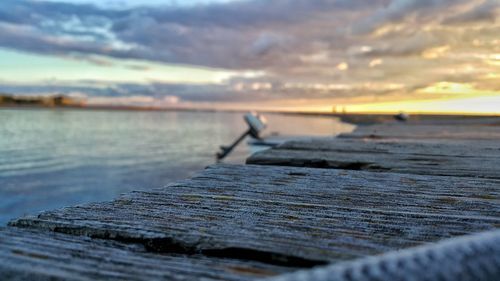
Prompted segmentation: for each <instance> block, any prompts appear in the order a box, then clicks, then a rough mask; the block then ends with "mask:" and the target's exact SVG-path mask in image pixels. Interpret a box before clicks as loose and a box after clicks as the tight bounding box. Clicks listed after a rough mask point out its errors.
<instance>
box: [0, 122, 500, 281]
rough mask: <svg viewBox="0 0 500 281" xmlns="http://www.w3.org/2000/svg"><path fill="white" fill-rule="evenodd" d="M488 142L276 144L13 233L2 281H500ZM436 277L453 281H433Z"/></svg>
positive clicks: (496, 185) (455, 129)
mask: <svg viewBox="0 0 500 281" xmlns="http://www.w3.org/2000/svg"><path fill="white" fill-rule="evenodd" d="M499 140H500V121H499V119H494V118H492V119H485V120H484V121H483V122H473V123H467V124H466V125H463V124H462V125H461V124H457V123H453V122H452V121H449V122H448V123H446V122H444V123H443V122H441V123H434V124H432V123H424V124H422V123H411V122H410V123H405V124H401V123H386V124H379V125H373V126H366V127H359V128H358V129H357V130H356V131H355V132H353V133H351V134H348V135H343V136H341V137H339V138H336V139H317V140H310V141H295V142H293V141H292V142H288V143H285V144H283V145H281V146H278V147H276V148H273V149H270V150H266V151H263V152H260V153H257V154H255V155H253V156H252V157H250V158H249V159H248V160H247V163H248V164H247V165H226V164H220V165H214V166H210V167H208V168H207V169H205V170H204V171H201V172H200V173H199V174H197V175H196V176H195V177H193V178H191V179H188V180H185V181H181V182H177V183H174V184H171V185H169V186H167V187H163V188H157V189H154V190H151V191H143V192H132V193H129V194H125V195H123V196H121V197H120V198H117V199H116V200H115V201H112V202H104V203H92V204H86V205H82V206H75V207H68V208H64V209H60V210H52V211H46V212H43V213H40V214H38V215H33V216H26V217H23V218H19V219H17V220H14V221H12V222H11V223H10V224H9V226H8V227H6V228H3V229H0V276H1V279H2V280H4V279H5V280H256V279H261V278H271V277H274V278H276V280H282V281H286V280H360V281H361V280H363V281H364V280H389V279H390V280H405V279H398V278H403V277H404V276H403V277H402V276H401V274H411V275H413V276H414V277H415V278H414V279H408V280H459V279H456V276H460V277H464V278H465V277H467V276H469V277H470V278H476V279H477V276H482V277H481V278H483V277H484V278H483V279H478V280H495V279H487V278H489V277H491V276H494V275H495V274H496V273H499V272H500V247H499V246H498V245H499V241H500V233H499V232H497V231H495V230H496V229H497V228H499V227H500V141H499ZM474 234H478V236H471V237H466V238H456V239H451V240H449V239H450V238H454V237H462V236H465V235H474ZM443 240H445V241H444V242H442V241H443ZM440 241H441V242H440ZM434 242H438V243H437V244H434ZM414 247H417V248H416V249H410V248H414ZM404 249H410V250H405V251H400V252H396V251H398V250H404ZM464 253H465V254H464ZM485 257H487V258H485ZM408 260H412V261H414V262H413V263H407V261H408ZM405 261H406V262H405ZM438 264H440V265H441V267H440V266H437V265H438ZM392 265H394V266H392ZM387 266H389V267H390V268H387ZM391 266H392V267H391ZM312 268H314V269H312ZM398 268H399V269H398ZM426 269H428V271H426ZM450 270H451V271H453V272H452V273H453V274H460V275H453V274H451V273H450V274H448V273H447V271H450ZM461 270H463V272H462V271H461ZM451 271H450V272H451ZM418 272H420V273H418ZM425 272H427V275H426V274H424V273H425ZM471 272H472V273H471ZM384 274H385V275H384ZM391 274H392V275H391ZM398 274H399V275H398ZM419 274H421V275H419ZM432 274H435V275H432ZM467 274H469V275H467ZM441 275H443V276H448V277H450V276H451V277H450V278H452V277H453V278H455V279H444V278H443V279H435V278H432V277H433V276H434V277H435V276H441ZM335 276H336V277H335ZM383 276H386V278H383ZM405 276H406V277H408V275H405ZM419 276H420V277H422V278H424V277H426V278H427V277H428V278H430V279H418V277H419ZM377 278H378V279H377ZM388 278H389V279H388ZM476 279H463V280H471V281H472V280H476Z"/></svg>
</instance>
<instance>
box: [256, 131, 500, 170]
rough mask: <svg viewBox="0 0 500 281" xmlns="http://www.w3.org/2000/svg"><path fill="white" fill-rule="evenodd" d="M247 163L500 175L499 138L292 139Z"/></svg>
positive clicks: (257, 155) (260, 153)
mask: <svg viewBox="0 0 500 281" xmlns="http://www.w3.org/2000/svg"><path fill="white" fill-rule="evenodd" d="M247 163H248V164H259V165H282V166H297V167H320V168H334V169H353V170H367V171H382V172H387V171H391V172H397V173H409V174H420V175H446V176H461V177H483V178H494V179H500V142H497V141H495V142H490V141H487V142H484V141H483V142H478V141H473V142H471V141H461V142H450V143H443V142H409V141H405V142H400V141H397V142H391V141H388V140H361V139H323V140H321V139H318V140H310V141H291V142H287V143H285V144H283V145H280V146H278V147H276V148H273V149H269V150H265V151H261V152H258V153H256V154H254V155H252V156H251V157H250V158H248V159H247Z"/></svg>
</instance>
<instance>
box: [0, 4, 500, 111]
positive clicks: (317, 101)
mask: <svg viewBox="0 0 500 281" xmlns="http://www.w3.org/2000/svg"><path fill="white" fill-rule="evenodd" d="M2 6H3V7H2V10H5V11H9V13H8V14H2V13H0V35H1V36H0V92H4V93H10V94H14V95H58V94H63V95H68V96H73V97H79V98H82V99H85V100H86V101H87V103H88V104H108V103H109V104H117V105H124V104H128V105H138V106H153V107H169V108H172V107H175V108H178V107H181V108H211V109H238V108H245V109H252V110H267V109H273V110H284V111H294V110H299V111H304V110H306V111H314V112H318V111H321V112H331V111H332V108H334V107H335V106H341V107H344V108H346V109H347V110H348V111H350V112H399V111H409V112H421V113H431V112H432V113H436V112H438V113H464V112H466V113H471V114H472V113H481V114H500V103H499V98H498V97H499V96H500V40H499V39H498V34H500V4H499V2H498V1H497V0H472V1H462V0H458V1H457V0H438V1H431V2H429V3H428V2H427V1H417V0H376V1H366V0H360V1H341V0H327V1H310V2H308V1H305V2H304V1H296V0H285V1H276V2H274V1H264V0H244V1H243V0H233V1H231V0H218V1H216V0H203V1H202V0H196V1H195V0H191V1H159V0H158V1H156V0H148V1H141V4H138V3H137V2H135V3H131V2H130V1H123V3H122V4H120V5H118V4H117V2H116V1H97V0H52V1H48V0H40V1H32V0H5V1H3V2H2ZM263 11H265V12H263Z"/></svg>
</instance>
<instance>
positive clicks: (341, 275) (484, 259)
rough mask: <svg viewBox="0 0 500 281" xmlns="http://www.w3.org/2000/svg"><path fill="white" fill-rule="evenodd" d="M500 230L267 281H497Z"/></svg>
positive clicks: (281, 276) (498, 274)
mask: <svg viewBox="0 0 500 281" xmlns="http://www.w3.org/2000/svg"><path fill="white" fill-rule="evenodd" d="M499 276H500V231H491V232H486V233H481V234H477V235H472V236H466V237H460V238H455V239H448V240H445V241H440V242H439V243H435V244H429V245H425V246H421V247H417V248H412V249H406V250H403V251H399V252H390V253H386V254H384V255H381V256H377V257H367V258H363V259H359V260H356V261H349V262H343V263H339V264H335V265H330V266H328V267H322V268H316V269H312V270H307V271H306V270H304V271H299V272H294V273H290V274H285V275H280V276H278V277H274V278H271V279H265V280H268V281H312V280H314V281H382V280H383V281H387V280H412V281H429V280H440V281H496V280H498V279H499Z"/></svg>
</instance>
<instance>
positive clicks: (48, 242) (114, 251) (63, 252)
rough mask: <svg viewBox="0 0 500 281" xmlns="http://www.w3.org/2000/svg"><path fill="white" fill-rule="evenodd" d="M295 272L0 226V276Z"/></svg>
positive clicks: (218, 276) (210, 276) (221, 276)
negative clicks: (153, 251)
mask: <svg viewBox="0 0 500 281" xmlns="http://www.w3.org/2000/svg"><path fill="white" fill-rule="evenodd" d="M294 270H295V269H294V268H287V267H279V266H273V265H269V264H264V263H258V262H252V261H240V260H237V259H223V258H215V257H206V256H203V255H180V254H161V255H160V254H157V253H151V252H150V251H148V249H147V248H146V247H144V246H143V245H141V244H137V243H122V242H116V241H109V240H101V239H90V238H88V237H81V236H73V235H65V234H58V233H51V232H43V233H42V232H37V231H33V230H26V229H17V228H12V227H9V228H7V229H0V279H1V280H82V281H83V280H88V281H93V280H254V279H256V278H262V277H269V276H274V275H277V274H281V273H285V272H291V271H294Z"/></svg>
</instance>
